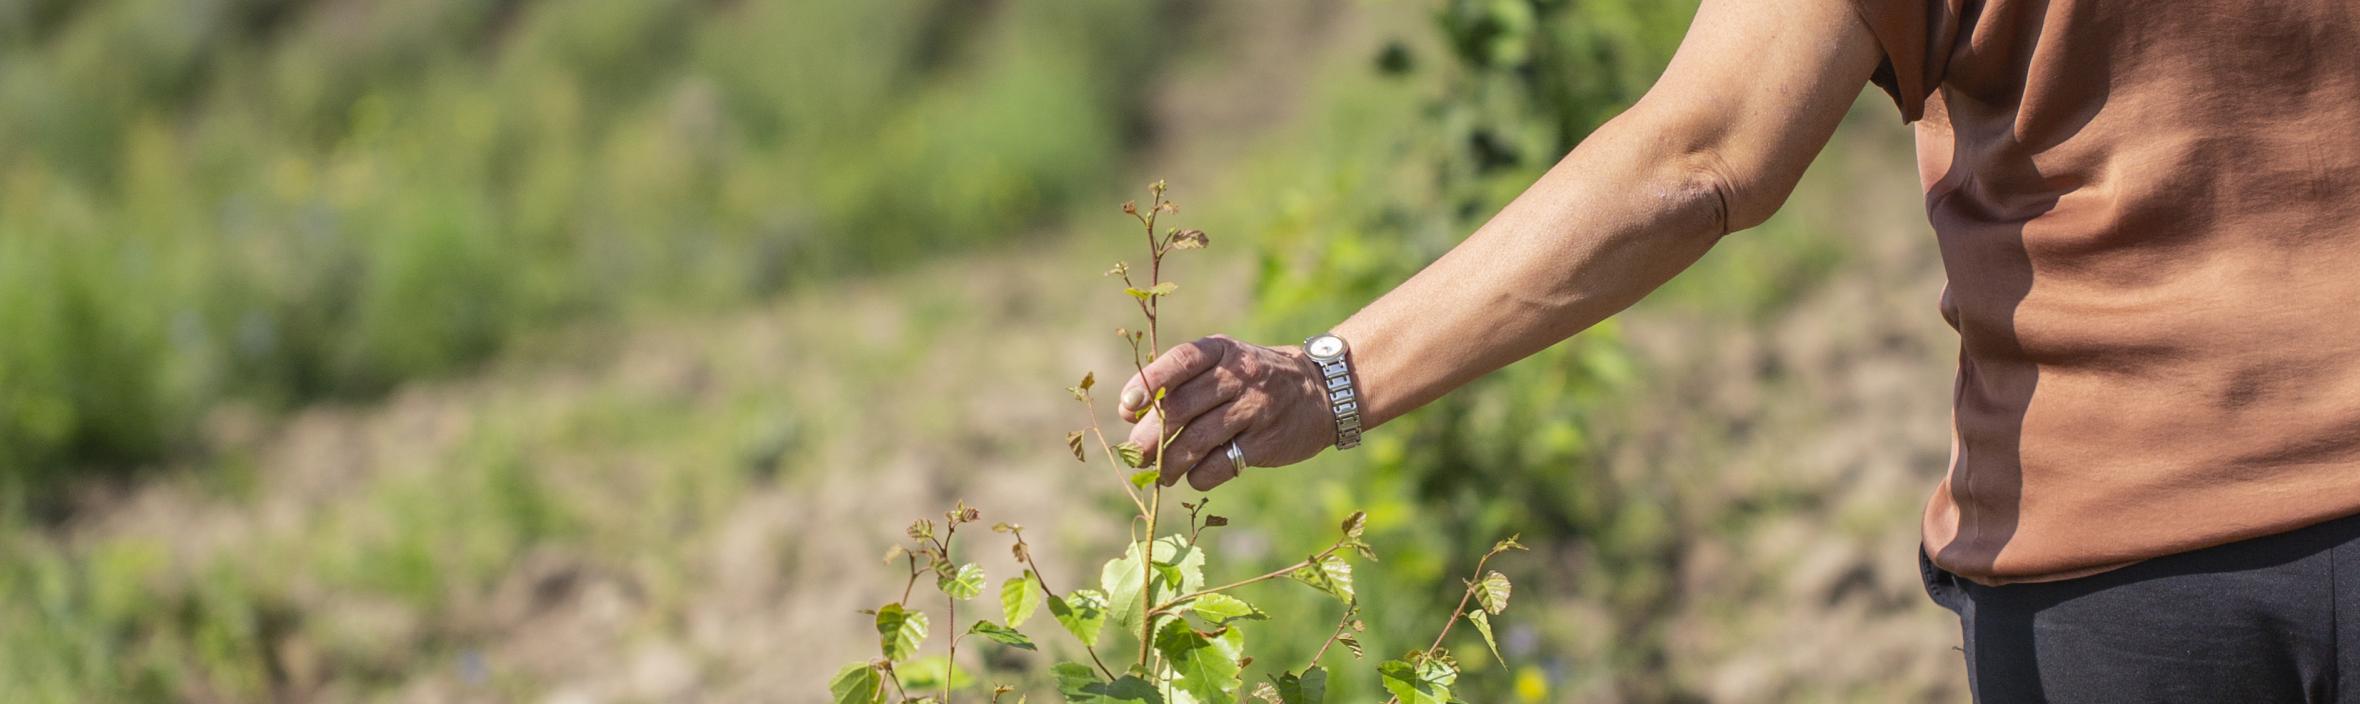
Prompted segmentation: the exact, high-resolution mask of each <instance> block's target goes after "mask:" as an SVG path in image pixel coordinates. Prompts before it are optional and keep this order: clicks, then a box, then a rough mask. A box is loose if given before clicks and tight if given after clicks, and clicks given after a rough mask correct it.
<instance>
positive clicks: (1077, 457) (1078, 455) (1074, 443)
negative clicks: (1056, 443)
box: [1065, 430, 1090, 462]
mask: <svg viewBox="0 0 2360 704" xmlns="http://www.w3.org/2000/svg"><path fill="white" fill-rule="evenodd" d="M1065 449H1068V450H1072V451H1073V459H1074V461H1076V462H1088V461H1090V458H1089V456H1088V455H1084V454H1082V431H1079V430H1076V431H1073V432H1070V433H1066V434H1065Z"/></svg>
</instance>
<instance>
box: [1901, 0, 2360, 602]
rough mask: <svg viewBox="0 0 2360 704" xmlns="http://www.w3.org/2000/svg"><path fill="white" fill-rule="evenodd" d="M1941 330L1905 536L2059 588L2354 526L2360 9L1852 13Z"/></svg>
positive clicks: (2347, 3) (2053, 4)
mask: <svg viewBox="0 0 2360 704" xmlns="http://www.w3.org/2000/svg"><path fill="white" fill-rule="evenodd" d="M1854 1H1855V2H1856V3H1857V6H1858V9H1859V10H1860V13H1861V16H1862V17H1863V18H1864V19H1865V20H1867V23H1868V25H1869V27H1870V28H1871V29H1872V31H1873V32H1874V33H1875V35H1876V37H1877V40H1878V42H1879V43H1880V44H1881V45H1882V46H1883V48H1884V51H1885V53H1886V57H1887V62H1888V63H1887V65H1886V66H1885V67H1884V68H1882V69H1880V70H1879V71H1878V74H1877V83H1878V84H1880V85H1882V86H1883V87H1885V88H1886V90H1888V91H1890V92H1891V93H1892V94H1893V96H1894V98H1895V99H1896V100H1897V101H1898V102H1899V103H1900V106H1901V112H1902V115H1903V117H1904V119H1906V120H1914V121H1916V122H1917V143H1918V170H1919V173H1920V177H1921V179H1922V180H1923V182H1924V185H1925V189H1926V212H1927V215H1928V216H1929V217H1930V218H1931V219H1932V221H1933V226H1934V231H1935V233H1936V235H1937V237H1938V239H1939V240H1940V246H1941V249H1942V259H1943V265H1944V268H1945V269H1947V270H1948V274H1949V277H1950V285H1949V288H1948V289H1947V290H1946V291H1945V292H1944V294H1943V297H1942V303H1941V307H1942V314H1943V316H1944V317H1945V318H1947V319H1948V320H1949V321H1950V323H1951V325H1952V326H1953V327H1955V328H1957V329H1958V332H1959V340H1960V347H1959V372H1958V381H1957V386H1956V389H1955V396H1956V400H1955V406H1954V413H1953V419H1954V423H1955V431H1956V434H1955V436H1954V437H1955V440H1954V443H1953V445H1952V460H1951V463H1950V470H1949V476H1948V477H1947V478H1946V479H1945V480H1944V481H1943V482H1942V484H1941V485H1940V486H1939V487H1937V488H1936V489H1935V491H1934V496H1933V500H1932V501H1931V502H1930V503H1929V504H1928V505H1927V507H1926V513H1925V521H1924V526H1923V527H1924V531H1925V547H1926V550H1927V553H1928V554H1929V555H1931V556H1932V557H1933V559H1934V562H1935V563H1936V564H1938V565H1940V566H1942V567H1943V568H1945V569H1948V570H1950V571H1952V572H1956V573H1958V574H1960V575H1964V576H1966V577H1969V578H1971V579H1975V580H1977V581H1980V582H1984V583H1987V584H2000V583H2007V582H2026V581H2043V580H2052V579H2063V578H2068V577H2074V576H2079V575H2085V574H2090V573H2094V572H2100V571H2104V570H2107V569H2112V568H2115V567H2120V566H2122V565H2125V564H2128V563H2131V562H2136V561H2139V560H2143V559H2147V558H2151V557H2156V556H2160V555H2168V554H2172V553H2176V552H2182V551H2187V550H2193V549H2197V548H2202V547H2207V546H2212V545H2218V544H2221V543H2227V542H2232V541H2236V540H2240V539H2244V538H2251V537H2256V536H2261V535H2268V534H2271V533H2276V532H2282V531H2286V530H2291V529H2294V528H2298V527H2301V526H2304V525H2308V524H2311V523H2315V522H2318V521H2322V520H2326V519H2330V518H2335V517H2338V516H2343V515H2347V514H2353V513H2360V0H2188V1H2183V2H2133V1H2131V0H2047V1H2043V0H1986V1H1983V2H1977V1H1974V0H1948V1H1947V2H1946V1H1945V0H1854Z"/></svg>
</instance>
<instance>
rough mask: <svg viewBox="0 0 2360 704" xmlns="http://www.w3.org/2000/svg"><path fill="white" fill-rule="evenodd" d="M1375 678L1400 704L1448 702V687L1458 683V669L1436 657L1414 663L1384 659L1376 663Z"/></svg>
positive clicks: (1443, 703)
mask: <svg viewBox="0 0 2360 704" xmlns="http://www.w3.org/2000/svg"><path fill="white" fill-rule="evenodd" d="M1377 677H1378V679H1379V680H1381V681H1383V682H1384V683H1385V691H1387V692H1392V693H1393V696H1394V697H1395V698H1398V699H1400V700H1401V704H1445V703H1446V702H1449V701H1451V698H1450V687H1451V685H1453V684H1457V683H1458V680H1459V669H1458V668H1457V667H1454V666H1452V665H1450V664H1449V663H1446V662H1443V661H1442V660H1441V659H1439V658H1419V659H1418V660H1417V662H1414V663H1413V662H1410V661H1408V660H1387V661H1385V663H1384V664H1382V665H1378V666H1377Z"/></svg>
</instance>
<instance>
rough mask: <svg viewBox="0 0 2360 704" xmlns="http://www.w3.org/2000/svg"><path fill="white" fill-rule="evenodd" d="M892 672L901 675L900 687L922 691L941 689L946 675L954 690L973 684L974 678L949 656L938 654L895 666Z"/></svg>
mask: <svg viewBox="0 0 2360 704" xmlns="http://www.w3.org/2000/svg"><path fill="white" fill-rule="evenodd" d="M893 672H894V674H897V675H900V676H901V687H902V689H909V690H922V691H933V690H938V689H942V681H943V678H944V677H946V676H947V677H949V678H950V683H951V689H954V690H957V689H966V688H967V687H969V686H971V685H973V684H975V678H974V677H971V676H969V675H968V674H967V671H966V670H964V669H961V668H960V667H959V666H957V665H952V664H951V661H950V659H949V658H945V657H943V656H940V655H934V656H930V657H926V658H923V659H920V660H918V661H916V662H912V663H910V664H907V665H902V666H899V667H895V668H893Z"/></svg>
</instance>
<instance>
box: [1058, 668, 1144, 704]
mask: <svg viewBox="0 0 2360 704" xmlns="http://www.w3.org/2000/svg"><path fill="white" fill-rule="evenodd" d="M1049 671H1050V672H1051V673H1053V674H1055V675H1056V676H1057V692H1058V693H1060V694H1063V695H1065V701H1066V702H1067V704H1163V701H1164V698H1163V696H1162V695H1159V694H1157V693H1156V691H1155V685H1153V684H1149V683H1148V682H1147V680H1143V679H1139V678H1138V677H1137V676H1135V675H1124V676H1122V677H1121V678H1118V679H1116V680H1115V681H1113V682H1108V681H1105V680H1102V679H1099V678H1098V672H1097V671H1095V670H1092V669H1090V666H1088V665H1084V664H1081V663H1078V662H1061V663H1057V665H1056V666H1055V667H1052V668H1049Z"/></svg>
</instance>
